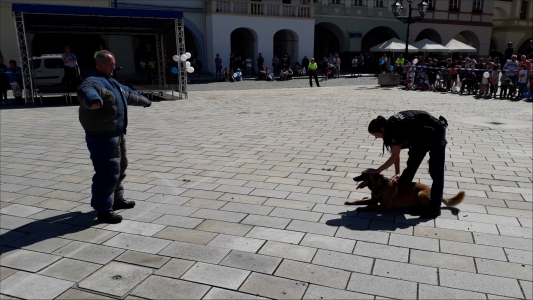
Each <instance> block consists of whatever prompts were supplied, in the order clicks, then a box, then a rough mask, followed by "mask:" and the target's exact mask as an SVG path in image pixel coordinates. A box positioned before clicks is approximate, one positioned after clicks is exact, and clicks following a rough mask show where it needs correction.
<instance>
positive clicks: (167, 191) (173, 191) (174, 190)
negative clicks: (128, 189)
mask: <svg viewBox="0 0 533 300" xmlns="http://www.w3.org/2000/svg"><path fill="white" fill-rule="evenodd" d="M186 191H187V189H184V188H180V187H173V186H161V185H156V186H154V187H153V188H150V189H148V190H146V191H145V192H147V193H151V194H163V195H173V196H180V195H182V194H183V193H185V192H186ZM182 197H188V196H186V195H182Z"/></svg>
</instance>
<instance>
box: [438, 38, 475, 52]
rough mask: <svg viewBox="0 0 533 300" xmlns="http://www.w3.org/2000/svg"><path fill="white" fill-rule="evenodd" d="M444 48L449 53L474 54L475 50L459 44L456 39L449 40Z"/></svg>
mask: <svg viewBox="0 0 533 300" xmlns="http://www.w3.org/2000/svg"><path fill="white" fill-rule="evenodd" d="M446 48H448V51H449V52H476V51H477V49H476V48H474V47H472V46H468V45H467V44H465V43H461V42H459V41H458V40H456V39H451V40H450V41H449V42H448V44H446Z"/></svg>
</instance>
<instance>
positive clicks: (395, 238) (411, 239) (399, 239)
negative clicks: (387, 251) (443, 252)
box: [389, 233, 439, 251]
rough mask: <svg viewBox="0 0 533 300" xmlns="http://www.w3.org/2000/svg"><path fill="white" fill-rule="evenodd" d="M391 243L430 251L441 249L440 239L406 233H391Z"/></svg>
mask: <svg viewBox="0 0 533 300" xmlns="http://www.w3.org/2000/svg"><path fill="white" fill-rule="evenodd" d="M389 245H392V246H400V247H406V248H413V249H420V250H428V251H439V241H438V240H436V239H430V238H425V237H418V236H409V235H404V234H394V233H391V235H390V239H389Z"/></svg>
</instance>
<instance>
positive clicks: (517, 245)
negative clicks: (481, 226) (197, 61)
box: [474, 231, 533, 251]
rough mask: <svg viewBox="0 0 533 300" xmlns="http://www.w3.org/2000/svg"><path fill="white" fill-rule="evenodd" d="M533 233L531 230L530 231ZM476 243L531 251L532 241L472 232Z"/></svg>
mask: <svg viewBox="0 0 533 300" xmlns="http://www.w3.org/2000/svg"><path fill="white" fill-rule="evenodd" d="M530 233H533V231H530ZM474 240H475V241H476V244H481V245H489V246H497V247H506V248H511V249H519V250H529V251H533V242H532V241H531V239H527V238H526V239H524V238H517V237H509V236H502V235H494V234H484V233H474Z"/></svg>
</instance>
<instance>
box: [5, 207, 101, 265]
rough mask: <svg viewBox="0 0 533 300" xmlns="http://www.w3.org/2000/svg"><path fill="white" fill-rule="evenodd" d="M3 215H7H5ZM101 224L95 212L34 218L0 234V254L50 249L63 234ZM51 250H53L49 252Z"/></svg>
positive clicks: (68, 213) (58, 241) (58, 243)
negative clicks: (22, 250) (18, 250)
mask: <svg viewBox="0 0 533 300" xmlns="http://www.w3.org/2000/svg"><path fill="white" fill-rule="evenodd" d="M3 216H6V217H7V215H3ZM98 225H99V226H98ZM102 226H103V225H102V223H101V222H99V221H97V220H96V215H95V212H87V213H80V212H67V213H64V214H59V215H55V216H51V217H47V218H43V219H36V220H34V221H32V222H30V223H27V224H24V225H22V226H19V227H16V228H13V229H10V230H6V232H4V233H2V234H0V255H2V254H4V253H8V252H12V251H15V250H17V249H28V250H31V249H33V248H34V247H36V248H46V249H52V248H54V247H57V246H59V245H60V243H61V242H62V241H64V240H63V239H60V238H61V237H62V236H63V235H65V234H73V233H76V232H80V231H83V230H87V229H89V228H92V227H98V228H99V227H102ZM61 247H62V246H59V247H57V248H61ZM53 251H55V250H52V251H50V252H53Z"/></svg>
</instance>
